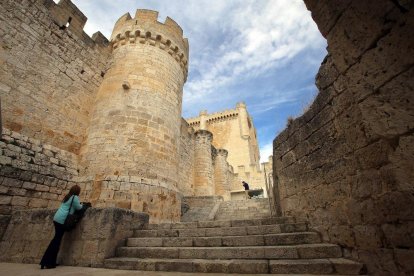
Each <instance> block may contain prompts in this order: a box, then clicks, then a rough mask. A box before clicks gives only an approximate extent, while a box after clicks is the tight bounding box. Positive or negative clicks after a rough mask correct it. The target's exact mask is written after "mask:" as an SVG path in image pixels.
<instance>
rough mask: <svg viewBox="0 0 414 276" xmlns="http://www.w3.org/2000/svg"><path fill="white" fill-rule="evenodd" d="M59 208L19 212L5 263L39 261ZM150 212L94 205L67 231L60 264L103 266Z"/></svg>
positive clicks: (7, 237) (4, 249) (6, 239)
mask: <svg viewBox="0 0 414 276" xmlns="http://www.w3.org/2000/svg"><path fill="white" fill-rule="evenodd" d="M54 213H55V210H48V209H43V210H34V211H16V212H14V213H13V215H12V216H11V220H10V223H9V224H8V227H7V230H6V232H5V233H4V236H3V238H2V241H1V246H0V248H1V250H0V259H1V261H3V262H26V263H38V262H39V261H40V258H41V257H42V255H43V253H44V251H45V250H46V247H47V246H48V244H49V242H50V239H51V238H52V237H53V232H54V228H53V223H52V218H53V215H54ZM147 223H148V215H147V214H144V213H136V212H132V211H129V210H124V209H118V208H105V209H99V208H90V209H88V210H87V211H86V213H85V217H84V218H83V219H82V220H81V221H80V222H79V224H78V225H77V226H76V228H75V229H74V230H72V231H71V232H68V233H66V234H65V236H64V239H63V243H62V246H61V250H60V255H59V263H61V264H64V265H78V266H92V267H97V266H102V264H103V261H104V259H105V258H108V257H113V256H115V249H116V247H118V246H120V245H121V244H123V243H124V240H125V238H127V237H130V236H131V235H132V233H133V229H142V228H143V227H144V225H145V224H147Z"/></svg>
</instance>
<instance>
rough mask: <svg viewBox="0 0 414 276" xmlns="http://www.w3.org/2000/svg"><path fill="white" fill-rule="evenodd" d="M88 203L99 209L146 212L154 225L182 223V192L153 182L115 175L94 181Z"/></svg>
mask: <svg viewBox="0 0 414 276" xmlns="http://www.w3.org/2000/svg"><path fill="white" fill-rule="evenodd" d="M92 183H93V184H92V193H91V194H90V196H89V198H88V200H89V201H90V202H91V203H92V206H96V207H102V208H103V207H118V208H125V209H130V210H132V211H135V212H145V213H148V214H149V216H150V222H151V223H163V222H165V223H167V222H176V221H179V220H180V216H181V197H182V195H181V192H180V191H178V190H176V189H171V188H170V187H168V186H166V185H165V183H162V182H158V181H156V180H153V179H149V178H144V177H136V176H128V175H119V176H118V175H114V176H106V177H104V178H94V179H93V181H92Z"/></svg>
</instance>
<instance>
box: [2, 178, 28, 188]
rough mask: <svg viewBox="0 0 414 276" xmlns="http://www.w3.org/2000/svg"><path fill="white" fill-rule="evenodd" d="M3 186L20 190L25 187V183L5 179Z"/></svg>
mask: <svg viewBox="0 0 414 276" xmlns="http://www.w3.org/2000/svg"><path fill="white" fill-rule="evenodd" d="M2 185H4V186H7V187H14V188H20V187H22V185H23V181H21V180H19V179H14V178H8V177H5V178H4V180H3V183H2Z"/></svg>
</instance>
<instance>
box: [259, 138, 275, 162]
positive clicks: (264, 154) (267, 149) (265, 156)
mask: <svg viewBox="0 0 414 276" xmlns="http://www.w3.org/2000/svg"><path fill="white" fill-rule="evenodd" d="M270 155H273V143H268V144H266V145H264V146H263V147H261V148H260V163H263V162H268V161H269V156H270Z"/></svg>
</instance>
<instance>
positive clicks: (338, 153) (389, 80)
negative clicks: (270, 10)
mask: <svg viewBox="0 0 414 276" xmlns="http://www.w3.org/2000/svg"><path fill="white" fill-rule="evenodd" d="M305 3H306V5H307V7H308V9H309V10H310V11H311V12H312V17H313V18H314V20H315V21H316V23H317V24H318V27H319V29H320V30H321V32H322V34H323V35H324V36H325V37H326V38H327V41H328V48H327V49H328V56H327V58H326V59H325V60H324V62H323V64H322V65H321V68H320V70H319V73H318V75H317V78H316V84H317V86H318V88H319V89H320V90H321V91H320V92H319V94H318V96H317V98H316V99H315V102H314V103H313V104H312V105H311V106H310V108H309V111H307V112H306V113H305V114H303V115H302V116H301V117H299V118H297V119H296V120H294V121H293V122H292V123H291V124H290V125H289V126H288V127H287V129H285V130H284V131H282V133H281V134H280V135H278V137H276V139H275V140H274V143H273V145H274V155H273V172H274V182H275V183H278V188H279V189H278V194H279V196H280V205H281V207H282V209H283V212H284V215H293V216H297V217H305V218H307V219H308V220H309V222H310V227H311V228H313V229H316V230H318V231H319V232H320V234H321V237H322V239H323V240H324V241H330V242H335V243H338V244H340V245H341V246H343V247H345V248H346V252H347V256H349V257H352V258H354V259H357V260H359V261H361V262H363V263H366V265H367V269H368V273H372V274H378V273H390V274H404V273H407V271H409V268H408V267H409V266H407V265H400V264H399V263H398V260H397V255H395V252H396V250H398V249H399V248H411V247H412V237H411V235H409V234H408V233H410V232H412V225H411V221H412V212H411V213H410V212H408V211H407V210H410V209H411V208H410V206H412V204H413V197H412V190H413V184H412V179H413V177H414V175H413V170H412V169H411V167H412V164H413V162H414V155H413V151H414V148H413V147H412V144H413V141H414V140H413V124H412V122H413V118H414V117H413V107H412V102H413V98H412V95H413V93H412V90H413V77H412V76H413V57H414V52H413V51H414V47H413V39H412V36H413V34H414V33H413V31H412V30H413V28H414V21H413V16H412V15H413V10H412V8H407V6H404V4H400V3H399V2H398V1H397V2H392V1H391V2H386V1H382V2H381V3H379V2H378V3H376V2H375V3H374V2H369V3H368V2H361V1H313V0H306V1H305ZM322 115H323V116H322ZM282 231H283V229H282ZM403 255H404V254H403ZM403 259H404V257H403ZM403 262H404V263H406V260H405V261H403ZM351 267H352V265H351ZM407 268H408V269H407ZM355 269H357V268H356V267H355ZM345 271H346V270H345Z"/></svg>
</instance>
